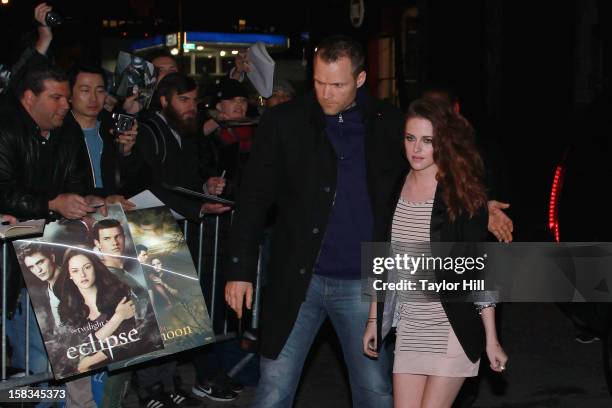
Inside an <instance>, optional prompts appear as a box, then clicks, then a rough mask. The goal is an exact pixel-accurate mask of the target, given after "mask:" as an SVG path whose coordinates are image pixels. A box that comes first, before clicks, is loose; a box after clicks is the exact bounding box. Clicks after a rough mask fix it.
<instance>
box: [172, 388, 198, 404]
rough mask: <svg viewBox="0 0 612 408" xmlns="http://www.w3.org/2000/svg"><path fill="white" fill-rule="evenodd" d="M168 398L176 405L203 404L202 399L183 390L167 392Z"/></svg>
mask: <svg viewBox="0 0 612 408" xmlns="http://www.w3.org/2000/svg"><path fill="white" fill-rule="evenodd" d="M168 398H169V399H170V400H172V402H173V403H174V404H175V405H176V406H177V407H184V408H187V407H202V406H203V405H202V401H200V400H199V399H197V398H194V397H192V396H191V395H189V394H188V393H186V392H183V391H181V390H178V391H176V392H174V393H170V394H168Z"/></svg>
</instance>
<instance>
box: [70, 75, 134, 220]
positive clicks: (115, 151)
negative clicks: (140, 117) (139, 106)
mask: <svg viewBox="0 0 612 408" xmlns="http://www.w3.org/2000/svg"><path fill="white" fill-rule="evenodd" d="M69 80H70V88H71V90H72V98H71V101H70V102H71V107H72V109H71V112H70V113H69V114H68V115H66V120H65V121H66V122H67V123H72V124H77V125H78V126H79V127H80V128H81V130H82V132H83V138H84V140H85V146H86V148H87V154H88V158H89V163H88V164H89V165H90V168H91V171H92V174H93V179H92V182H93V184H94V194H95V195H97V196H100V197H105V198H107V200H106V202H107V203H113V202H119V203H121V204H122V205H123V206H124V208H131V207H132V205H131V203H129V202H127V201H126V199H125V197H130V196H132V195H135V194H137V193H139V192H140V190H138V191H135V190H134V189H130V187H131V186H133V185H134V184H135V183H134V181H133V180H135V179H138V177H139V176H140V174H139V169H140V167H141V166H142V163H141V162H139V160H140V158H139V157H138V156H137V155H135V154H132V148H133V146H134V143H135V142H136V134H137V130H138V125H137V123H136V121H135V120H134V124H133V125H132V127H131V128H130V129H127V130H126V131H123V132H118V131H117V130H115V126H116V120H115V119H113V117H112V115H111V113H109V112H108V111H107V110H106V109H104V101H105V99H106V97H107V92H106V77H105V75H104V71H103V70H102V68H99V67H95V66H88V65H83V64H78V65H76V66H75V67H73V68H72V70H71V71H70V74H69Z"/></svg>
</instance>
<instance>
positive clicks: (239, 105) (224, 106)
mask: <svg viewBox="0 0 612 408" xmlns="http://www.w3.org/2000/svg"><path fill="white" fill-rule="evenodd" d="M247 107H248V104H247V98H245V97H243V96H236V97H234V98H231V99H224V100H222V101H221V102H219V103H218V104H217V110H218V111H219V113H220V114H222V117H223V119H225V120H238V119H244V117H245V116H246V112H247Z"/></svg>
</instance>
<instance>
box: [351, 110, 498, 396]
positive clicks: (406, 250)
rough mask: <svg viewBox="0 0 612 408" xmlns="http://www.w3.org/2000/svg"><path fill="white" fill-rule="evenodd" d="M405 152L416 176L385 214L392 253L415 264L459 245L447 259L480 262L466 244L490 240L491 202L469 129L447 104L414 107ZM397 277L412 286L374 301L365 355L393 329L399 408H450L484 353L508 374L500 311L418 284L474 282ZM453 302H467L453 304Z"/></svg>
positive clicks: (454, 276) (439, 273) (434, 274)
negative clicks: (416, 259) (498, 320)
mask: <svg viewBox="0 0 612 408" xmlns="http://www.w3.org/2000/svg"><path fill="white" fill-rule="evenodd" d="M404 146H405V150H406V156H407V159H408V162H409V163H410V171H409V173H408V175H407V176H406V178H405V179H404V182H403V184H401V185H399V186H398V189H397V197H396V198H397V199H396V200H395V201H394V202H393V204H394V207H393V208H391V207H390V208H389V210H390V211H389V216H388V221H389V222H388V224H389V225H388V230H389V231H390V233H389V235H390V237H389V239H390V241H392V248H393V250H394V251H395V253H400V254H402V255H403V254H407V255H409V256H410V255H412V256H415V257H419V256H420V255H421V253H422V252H423V247H424V246H427V247H429V244H428V243H429V242H454V243H457V242H460V243H465V244H453V245H451V246H450V247H449V249H446V251H450V252H448V253H446V254H445V256H450V257H452V258H453V259H458V257H465V256H471V257H477V256H478V252H477V251H475V248H476V246H475V245H474V244H469V243H475V242H483V241H486V234H487V211H486V208H487V198H486V193H485V188H484V185H483V184H482V181H481V176H482V173H483V165H482V160H481V158H480V156H479V154H478V152H477V150H476V147H475V145H474V134H473V130H472V127H471V126H470V125H469V123H468V122H467V121H466V120H465V119H464V118H463V117H461V116H460V115H458V114H457V113H455V112H454V111H453V109H452V107H451V106H450V105H448V104H445V103H443V102H439V101H433V100H426V99H420V100H416V101H414V102H413V103H412V104H411V105H410V107H409V108H408V114H407V119H406V126H405V138H404ZM424 243H425V244H424ZM440 250H441V249H440V248H438V247H437V246H435V245H434V246H433V248H432V251H431V252H430V253H427V254H426V255H431V256H434V257H435V256H439V255H441V254H439V253H438V252H439V251H440ZM393 273H394V275H392V274H391V273H390V274H389V275H388V276H389V278H388V280H389V281H399V279H407V280H412V281H413V282H414V283H415V286H414V287H413V289H412V290H407V291H404V292H401V291H390V290H387V291H386V293H385V301H384V302H380V303H377V301H376V300H374V301H373V302H372V304H371V307H370V315H369V319H368V322H367V323H366V330H365V333H364V337H363V347H364V353H365V354H366V355H368V356H370V357H373V358H376V357H378V353H377V352H376V350H377V347H378V346H379V344H378V343H379V342H378V341H377V340H378V339H383V340H384V338H385V335H386V334H387V333H388V332H389V331H390V328H391V326H396V327H397V341H396V349H395V361H394V367H393V385H394V386H393V392H394V400H395V406H396V407H424V406H426V407H450V406H451V405H452V403H453V401H454V399H455V397H456V396H457V394H458V392H459V390H460V388H461V386H462V384H463V382H464V380H465V378H466V377H471V376H476V375H477V374H478V366H479V359H480V356H481V354H482V351H483V350H486V353H487V357H488V358H489V361H490V362H491V369H493V370H495V371H497V372H502V371H503V370H504V369H505V365H506V362H507V360H508V357H507V356H506V354H505V352H504V350H503V349H502V347H501V346H500V344H499V341H498V339H497V333H496V328H495V312H494V308H493V307H492V306H494V305H495V304H494V303H492V302H473V301H466V300H465V299H471V297H469V294H470V293H469V292H461V291H456V290H439V291H438V290H430V289H429V288H422V287H421V281H427V282H428V283H437V282H442V281H443V280H444V281H446V282H450V283H452V282H459V287H461V283H462V282H463V281H464V280H466V279H469V278H470V277H469V276H468V274H466V273H464V274H458V273H455V272H453V271H444V270H442V269H441V268H439V267H438V269H436V270H429V271H428V270H423V269H419V270H417V271H413V272H412V273H409V272H406V271H397V272H393ZM456 296H461V297H462V298H464V299H463V300H462V301H457V299H453V300H452V301H451V298H452V297H456ZM479 315H480V316H479ZM381 343H382V342H381Z"/></svg>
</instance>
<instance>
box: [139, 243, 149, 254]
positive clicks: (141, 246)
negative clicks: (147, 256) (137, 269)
mask: <svg viewBox="0 0 612 408" xmlns="http://www.w3.org/2000/svg"><path fill="white" fill-rule="evenodd" d="M142 251H145V252H149V248H147V247H146V246H144V245H142V244H138V245H136V254H140V253H141V252H142Z"/></svg>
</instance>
